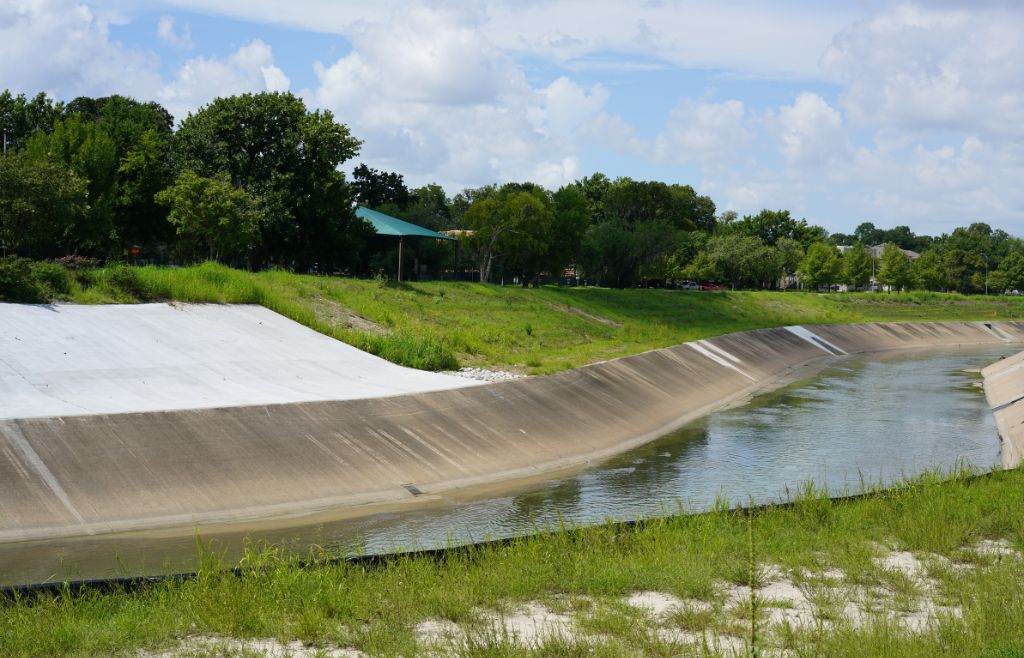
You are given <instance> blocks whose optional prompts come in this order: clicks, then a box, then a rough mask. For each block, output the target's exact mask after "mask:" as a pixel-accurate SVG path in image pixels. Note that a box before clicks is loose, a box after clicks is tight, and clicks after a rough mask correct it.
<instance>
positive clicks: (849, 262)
mask: <svg viewBox="0 0 1024 658" xmlns="http://www.w3.org/2000/svg"><path fill="white" fill-rule="evenodd" d="M871 265H872V263H871V255H870V254H868V251H867V249H865V247H864V245H863V244H861V243H860V242H854V243H853V246H851V247H850V249H848V250H847V252H846V254H845V255H844V256H843V282H844V283H846V284H847V285H848V286H852V287H854V288H863V287H864V286H866V285H868V282H869V281H871V270H872V267H871Z"/></svg>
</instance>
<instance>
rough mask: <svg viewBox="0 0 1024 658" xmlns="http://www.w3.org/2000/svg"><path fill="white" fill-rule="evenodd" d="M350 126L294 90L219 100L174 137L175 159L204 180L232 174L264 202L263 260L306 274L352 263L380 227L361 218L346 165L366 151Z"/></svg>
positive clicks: (239, 184) (235, 181)
mask: <svg viewBox="0 0 1024 658" xmlns="http://www.w3.org/2000/svg"><path fill="white" fill-rule="evenodd" d="M359 146H360V142H359V140H358V139H356V138H355V137H353V136H352V135H351V133H350V132H349V129H348V128H347V127H346V126H345V125H343V124H340V123H337V122H336V121H335V120H334V116H333V115H332V114H331V113H330V112H328V111H323V110H317V111H313V112H309V111H307V110H306V106H305V104H304V103H303V102H302V100H301V99H299V98H297V97H296V96H293V95H292V94H289V93H261V94H242V95H241V96H231V97H228V98H218V99H216V100H214V101H213V102H212V103H210V104H209V105H207V106H205V107H203V108H201V109H200V110H199V111H197V112H196V113H195V114H190V115H189V116H188V117H187V118H185V120H184V121H182V122H181V127H180V128H179V129H178V132H177V133H175V136H174V147H173V154H174V161H175V163H176V164H177V166H178V167H179V168H180V169H182V170H184V169H190V170H192V171H195V172H196V173H197V174H198V175H200V176H204V177H210V176H214V175H216V174H218V173H221V172H224V173H226V174H227V175H228V176H229V177H230V179H231V182H232V184H233V185H234V186H235V187H238V188H242V189H244V190H246V192H248V193H249V194H251V195H253V196H254V197H255V198H258V199H259V200H260V203H261V205H262V207H263V208H264V209H265V215H264V217H265V219H264V221H263V222H262V224H261V227H260V233H261V241H260V242H261V247H260V252H259V255H260V260H263V261H270V262H273V263H277V264H279V265H283V266H287V267H294V268H297V269H300V270H306V269H309V268H311V267H312V265H313V264H314V263H319V264H320V266H321V268H323V269H329V268H334V267H344V266H351V265H353V264H354V263H355V261H356V258H357V254H358V248H359V247H360V246H361V245H362V244H363V243H364V241H365V240H366V239H367V238H368V237H369V236H370V235H372V229H371V228H370V227H369V225H367V224H366V223H365V222H362V221H361V220H359V219H357V218H356V217H355V214H354V211H353V209H352V203H351V195H350V189H349V187H348V185H346V182H345V177H344V175H343V174H342V173H341V172H340V171H338V167H339V166H340V165H341V164H342V163H344V162H345V161H347V160H349V159H350V158H352V157H353V156H355V155H356V154H357V153H358V152H359Z"/></svg>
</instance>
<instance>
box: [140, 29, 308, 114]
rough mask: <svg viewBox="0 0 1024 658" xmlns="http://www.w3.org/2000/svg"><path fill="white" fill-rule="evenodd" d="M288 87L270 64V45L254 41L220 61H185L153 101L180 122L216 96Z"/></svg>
mask: <svg viewBox="0 0 1024 658" xmlns="http://www.w3.org/2000/svg"><path fill="white" fill-rule="evenodd" d="M289 85H290V82H289V80H288V76H286V75H285V74H284V71H282V70H281V69H280V68H278V67H277V66H275V64H274V54H273V51H272V50H271V48H270V46H268V45H267V44H266V43H264V42H263V41H260V40H259V39H255V40H253V41H251V42H249V43H248V44H246V45H244V46H242V47H241V48H239V49H238V50H237V51H235V52H234V53H232V54H231V55H229V56H228V57H227V58H224V59H218V58H213V57H209V58H208V57H195V58H193V59H190V60H188V61H187V62H185V63H184V64H183V65H182V66H181V68H180V69H179V71H178V74H177V76H176V77H175V79H174V80H172V81H170V82H168V83H166V84H164V85H163V86H161V88H160V90H159V91H158V92H157V94H156V98H157V100H158V101H159V102H160V103H161V104H162V105H164V107H166V108H167V109H168V110H169V111H170V112H171V114H173V115H174V116H175V117H176V118H178V119H179V120H180V119H183V118H185V116H186V115H187V114H188V113H189V112H192V111H194V110H196V109H197V108H199V107H200V106H201V105H205V104H206V103H209V102H210V101H212V100H213V99H214V98H216V97H218V96H231V95H233V94H242V93H245V92H260V91H287V90H288V87H289Z"/></svg>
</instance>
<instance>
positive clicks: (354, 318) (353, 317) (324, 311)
mask: <svg viewBox="0 0 1024 658" xmlns="http://www.w3.org/2000/svg"><path fill="white" fill-rule="evenodd" d="M310 302H311V303H310V308H312V309H313V314H314V315H316V319H317V320H320V321H321V322H327V323H329V324H331V325H332V326H335V327H341V328H342V329H355V330H357V331H365V332H366V333H368V334H377V335H379V336H383V335H384V334H387V333H389V332H390V330H389V329H388V328H387V327H384V326H382V325H379V324H377V323H376V322H374V321H373V320H370V319H368V318H364V317H363V316H361V315H359V314H358V313H354V312H353V311H352V310H351V309H349V308H348V307H347V306H345V305H344V304H341V303H339V302H336V301H334V300H333V299H327V298H326V297H324V296H322V295H315V296H314V297H312V299H311V300H310Z"/></svg>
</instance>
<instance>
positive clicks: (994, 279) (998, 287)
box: [988, 270, 1009, 295]
mask: <svg viewBox="0 0 1024 658" xmlns="http://www.w3.org/2000/svg"><path fill="white" fill-rule="evenodd" d="M1008 283H1009V279H1008V278H1007V276H1006V274H1005V273H1004V272H1002V271H1000V270H996V271H994V272H990V273H989V275H988V289H989V291H990V292H992V293H994V294H996V295H1001V294H1003V293H1004V292H1006V291H1007V290H1008V287H1007V286H1008Z"/></svg>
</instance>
